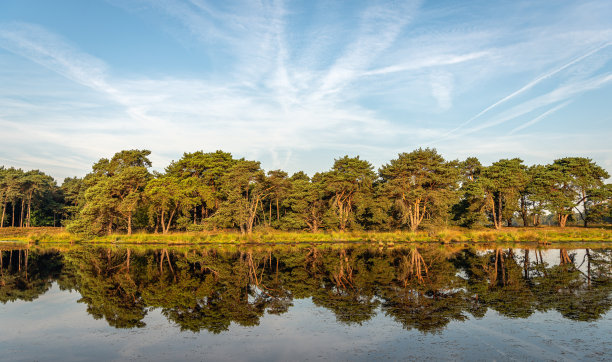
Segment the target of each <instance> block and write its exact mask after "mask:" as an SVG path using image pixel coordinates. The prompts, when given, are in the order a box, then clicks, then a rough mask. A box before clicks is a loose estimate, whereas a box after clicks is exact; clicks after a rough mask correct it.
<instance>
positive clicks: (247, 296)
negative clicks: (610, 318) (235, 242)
mask: <svg viewBox="0 0 612 362" xmlns="http://www.w3.org/2000/svg"><path fill="white" fill-rule="evenodd" d="M553 253H557V255H559V256H558V258H556V257H555V258H553V257H552V254H553ZM611 265H612V250H611V249H580V250H566V249H549V250H542V249H531V250H529V249H512V248H504V249H501V248H499V249H495V250H478V249H475V248H457V247H455V248H450V247H446V248H437V247H424V246H418V247H400V248H388V249H387V248H385V249H383V248H374V247H371V246H365V245H350V246H348V245H331V246H318V247H315V246H310V247H290V246H284V247H229V248H220V247H214V248H212V247H210V248H203V247H182V248H161V249H150V248H142V247H122V248H117V247H97V246H82V247H81V246H79V247H70V248H66V249H65V250H61V251H60V250H57V249H45V248H38V247H31V248H24V249H12V250H10V249H5V250H2V251H0V286H1V287H0V301H1V302H2V303H7V302H12V301H15V300H26V301H31V300H33V299H35V298H37V297H38V296H39V295H42V294H43V293H45V292H46V291H47V290H48V289H49V287H50V286H51V284H52V282H54V281H55V282H57V283H58V285H59V286H60V288H61V289H62V290H76V291H78V292H79V293H80V295H81V299H80V300H79V302H80V303H84V304H85V305H87V311H88V313H89V314H91V315H92V316H93V317H94V318H96V319H102V318H103V319H105V320H106V321H107V322H108V324H109V325H111V326H113V327H116V328H134V327H143V326H144V325H145V323H144V322H143V319H144V317H145V316H146V315H147V312H148V311H150V310H151V309H152V308H159V309H160V310H161V311H162V314H163V315H164V316H165V317H166V318H167V319H168V320H170V321H172V322H174V323H176V324H177V325H178V326H180V328H181V329H182V330H189V331H194V332H196V331H201V330H207V331H210V332H213V333H221V332H223V331H226V330H228V328H229V326H230V324H231V323H232V322H233V323H236V324H238V325H241V326H255V325H258V324H259V320H260V318H261V317H262V316H263V315H264V314H265V313H266V312H267V313H269V314H283V313H285V312H287V311H288V310H289V309H290V308H291V307H292V305H293V301H294V300H295V299H302V298H311V299H312V301H313V303H314V304H315V305H317V306H320V307H324V308H327V309H328V310H330V311H332V312H333V313H334V314H335V316H336V319H337V321H338V322H340V323H346V324H361V323H363V322H365V321H368V320H370V319H371V318H373V317H374V316H376V315H377V314H378V313H380V312H382V313H383V314H384V315H386V316H388V317H391V318H393V319H394V320H395V321H397V322H398V323H400V324H401V325H402V326H403V327H404V328H406V329H412V328H415V329H418V330H420V331H424V332H436V331H439V330H441V329H443V328H444V327H445V326H446V325H447V324H448V323H449V322H450V321H452V320H456V321H461V320H465V319H466V318H467V317H468V316H469V315H472V316H474V317H476V318H479V317H482V316H484V315H485V313H486V312H487V310H488V309H493V310H495V311H497V312H499V313H500V314H502V315H504V316H508V317H511V318H526V317H529V316H530V315H531V314H533V313H534V312H536V311H540V312H544V311H549V310H556V311H558V312H559V313H561V314H562V315H563V316H564V317H565V318H568V319H571V320H580V321H594V320H597V319H599V318H601V317H602V316H603V315H604V314H605V313H606V312H608V311H609V310H610V307H611V305H612V278H611Z"/></svg>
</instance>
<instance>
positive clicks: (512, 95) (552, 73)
mask: <svg viewBox="0 0 612 362" xmlns="http://www.w3.org/2000/svg"><path fill="white" fill-rule="evenodd" d="M611 44H612V43H610V42H606V43H604V44H603V45H600V46H598V47H597V48H595V49H592V50H590V51H588V52H586V53H585V54H582V55H580V56H578V57H576V58H574V59H572V60H571V61H569V62H567V63H565V64H563V65H561V66H559V67H556V68H554V69H552V70H550V71H548V72H546V73H543V74H541V75H539V76H538V77H536V78H535V79H533V80H532V81H530V82H528V83H527V84H525V85H524V86H522V87H521V88H519V89H517V90H516V91H514V92H512V93H510V94H509V95H507V96H505V97H504V98H502V99H500V100H498V101H497V102H495V103H493V104H491V105H489V106H488V107H486V108H485V109H483V110H482V111H480V112H478V113H477V114H476V115H475V116H473V117H472V118H470V119H468V120H467V121H465V122H463V123H461V124H459V125H458V126H457V127H455V128H453V129H452V130H450V131H448V132H446V133H445V134H444V135H443V136H442V137H447V136H449V135H451V134H456V133H457V131H459V130H461V129H462V128H464V127H465V126H467V125H468V124H470V123H472V122H473V121H474V120H476V119H478V118H480V117H482V116H483V115H485V114H486V113H488V112H490V111H491V110H493V109H495V108H497V107H499V106H500V105H502V104H504V103H506V102H508V101H510V100H511V99H513V98H516V97H518V96H519V95H521V94H523V93H525V92H527V91H528V90H530V89H532V88H533V87H535V86H536V85H538V84H539V83H541V82H542V81H544V80H546V79H549V78H551V77H553V76H555V75H556V74H558V73H560V72H562V71H564V70H566V69H568V68H569V67H571V66H573V65H575V64H577V63H579V62H580V61H582V60H584V59H586V58H588V57H590V56H592V55H593V54H595V53H597V52H599V51H601V50H603V49H605V48H607V47H608V46H610V45H611ZM497 123H499V122H497ZM497 123H495V124H497ZM479 129H482V128H479V127H477V128H474V130H479Z"/></svg>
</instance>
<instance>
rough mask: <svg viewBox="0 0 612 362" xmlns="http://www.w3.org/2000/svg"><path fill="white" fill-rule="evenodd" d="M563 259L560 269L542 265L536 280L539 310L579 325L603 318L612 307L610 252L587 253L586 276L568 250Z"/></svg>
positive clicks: (591, 251) (563, 253) (592, 251)
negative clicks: (560, 316)
mask: <svg viewBox="0 0 612 362" xmlns="http://www.w3.org/2000/svg"><path fill="white" fill-rule="evenodd" d="M606 254H608V257H607V258H606ZM560 256H561V258H560V260H561V261H560V264H559V265H555V266H551V267H547V265H546V264H545V263H543V264H540V265H539V271H540V273H539V275H538V276H537V277H536V278H534V280H533V281H534V286H533V290H534V292H535V293H536V294H537V295H538V302H539V303H538V305H537V306H538V309H539V310H541V311H547V310H551V309H552V310H557V311H558V312H559V313H561V314H562V315H563V316H564V317H565V318H569V319H573V320H579V321H594V320H597V319H599V318H601V317H602V316H603V315H604V314H605V313H606V312H608V311H609V310H610V307H611V306H612V280H611V276H610V269H609V268H610V265H611V263H610V262H611V259H610V257H609V251H603V252H597V251H594V250H588V249H587V250H586V251H585V258H586V259H587V272H586V273H584V272H582V271H581V270H580V269H578V267H576V265H575V264H574V262H573V259H575V257H574V255H568V252H567V250H565V249H561V250H560ZM606 269H607V270H606Z"/></svg>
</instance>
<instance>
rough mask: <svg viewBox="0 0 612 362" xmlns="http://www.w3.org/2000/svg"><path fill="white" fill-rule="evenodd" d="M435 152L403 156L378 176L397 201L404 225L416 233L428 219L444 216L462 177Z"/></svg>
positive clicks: (422, 150) (420, 151) (416, 151)
mask: <svg viewBox="0 0 612 362" xmlns="http://www.w3.org/2000/svg"><path fill="white" fill-rule="evenodd" d="M455 166H456V163H455V162H446V161H445V160H444V158H443V157H442V156H441V155H439V154H438V153H437V151H436V150H435V149H429V148H426V149H421V148H419V149H418V150H415V151H413V152H411V153H400V154H399V155H398V158H396V159H394V160H391V162H390V163H389V164H387V165H384V166H383V167H382V168H381V169H380V171H379V173H380V176H381V178H382V180H383V183H384V186H383V187H384V188H385V190H386V192H387V194H388V195H389V196H390V197H391V198H392V199H394V200H395V203H396V205H397V207H398V208H399V211H400V215H401V223H402V224H408V226H409V227H410V230H412V231H416V230H417V228H418V227H419V225H420V224H421V222H422V221H423V220H424V218H425V217H426V216H428V217H432V216H434V215H442V214H444V213H446V212H447V211H448V209H449V206H450V202H449V201H450V200H453V199H454V196H455V190H456V188H457V184H458V181H459V179H458V178H459V175H458V172H457V168H456V167H455Z"/></svg>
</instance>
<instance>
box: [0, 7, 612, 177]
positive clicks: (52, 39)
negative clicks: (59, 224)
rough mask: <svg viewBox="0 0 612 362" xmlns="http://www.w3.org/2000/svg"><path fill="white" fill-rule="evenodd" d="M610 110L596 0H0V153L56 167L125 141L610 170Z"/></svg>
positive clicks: (68, 168) (314, 156)
mask: <svg viewBox="0 0 612 362" xmlns="http://www.w3.org/2000/svg"><path fill="white" fill-rule="evenodd" d="M611 111H612V2H610V1H606V0H601V1H561V0H559V1H498V2H493V1H448V2H447V1H430V2H427V1H423V2H421V1H380V2H378V1H314V0H312V1H244V2H240V1H236V2H235V1H204V0H190V1H189V0H108V1H101V0H99V1H98V0H88V1H82V0H55V1H47V0H2V1H0V139H1V142H0V165H2V164H4V165H7V166H17V167H22V168H25V169H35V168H38V169H41V170H43V171H45V172H48V173H50V174H51V175H52V176H54V177H56V178H57V179H58V180H61V179H62V178H64V177H67V176H83V175H85V174H86V173H87V172H88V171H89V170H90V169H91V165H92V163H93V162H95V161H97V160H98V159H99V158H101V157H111V156H112V155H113V154H114V153H115V152H117V151H120V150H122V149H133V148H146V149H149V150H151V151H152V152H153V153H152V155H151V159H152V161H153V164H154V168H156V169H160V170H161V169H163V168H164V167H165V166H167V164H168V163H169V162H170V161H171V160H173V159H178V158H180V157H181V155H182V153H183V152H192V151H196V150H204V151H214V150H217V149H222V150H225V151H228V152H231V153H232V154H234V155H235V156H237V157H246V158H249V159H256V160H260V161H262V166H263V167H264V168H265V169H266V170H270V169H276V168H281V169H284V170H287V171H289V172H295V171H298V170H304V171H306V172H307V173H309V174H313V173H314V172H317V171H324V170H327V169H328V168H329V167H330V166H331V165H332V163H333V159H334V158H338V157H341V156H343V155H345V154H349V155H360V156H361V157H362V158H364V159H367V160H369V161H370V162H372V163H373V164H374V165H375V166H376V167H379V166H380V165H382V164H384V163H386V162H388V161H389V160H390V159H392V158H394V157H396V156H397V153H399V152H409V151H411V150H413V149H415V148H418V147H435V148H437V149H438V151H439V152H440V153H441V154H442V155H443V156H444V157H445V158H447V159H457V158H458V159H464V158H466V157H468V156H476V157H478V158H479V159H480V160H481V161H482V162H483V163H484V164H490V163H491V162H494V161H496V160H498V159H501V158H508V157H521V158H522V159H524V160H525V162H526V163H527V164H533V163H542V164H544V163H548V162H551V161H552V160H554V159H555V158H559V157H564V156H587V157H591V158H593V159H594V160H595V161H596V162H597V163H598V164H599V165H601V166H603V167H604V168H606V169H607V170H608V171H612V112H611Z"/></svg>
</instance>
